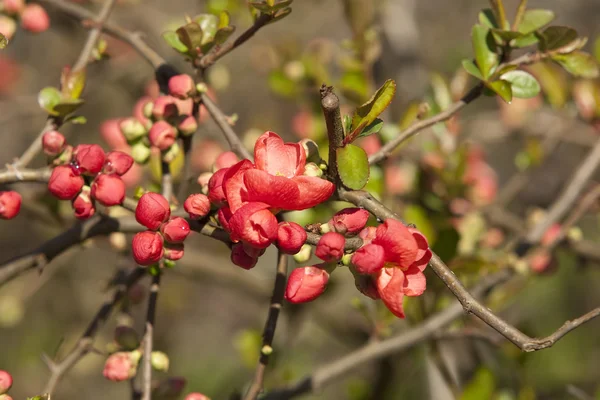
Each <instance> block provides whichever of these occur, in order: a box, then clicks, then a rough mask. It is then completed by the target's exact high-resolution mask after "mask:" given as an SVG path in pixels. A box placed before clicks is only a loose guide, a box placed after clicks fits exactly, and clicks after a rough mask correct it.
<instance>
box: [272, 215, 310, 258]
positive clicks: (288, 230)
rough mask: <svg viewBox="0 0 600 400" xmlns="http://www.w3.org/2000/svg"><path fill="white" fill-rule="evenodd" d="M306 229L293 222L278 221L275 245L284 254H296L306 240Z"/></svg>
mask: <svg viewBox="0 0 600 400" xmlns="http://www.w3.org/2000/svg"><path fill="white" fill-rule="evenodd" d="M306 237H307V235H306V231H305V230H304V228H302V227H301V226H300V225H298V224H297V223H295V222H280V223H279V227H278V228H277V247H279V249H280V250H281V251H282V252H284V253H286V254H296V253H298V252H299V251H300V249H301V248H302V246H303V245H304V243H305V242H306Z"/></svg>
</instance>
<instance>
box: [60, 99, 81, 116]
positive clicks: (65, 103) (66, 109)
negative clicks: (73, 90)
mask: <svg viewBox="0 0 600 400" xmlns="http://www.w3.org/2000/svg"><path fill="white" fill-rule="evenodd" d="M83 103H84V101H83V100H82V99H62V100H61V101H60V102H59V103H58V104H56V105H55V106H54V112H55V114H54V115H58V116H61V117H64V116H65V115H68V114H71V113H72V112H73V111H75V110H77V109H78V108H79V107H81V106H82V105H83Z"/></svg>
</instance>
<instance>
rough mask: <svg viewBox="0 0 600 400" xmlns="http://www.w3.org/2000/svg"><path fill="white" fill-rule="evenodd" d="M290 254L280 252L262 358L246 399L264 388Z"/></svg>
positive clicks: (248, 399) (252, 397) (251, 398)
mask: <svg viewBox="0 0 600 400" xmlns="http://www.w3.org/2000/svg"><path fill="white" fill-rule="evenodd" d="M287 264H288V256H287V255H286V254H284V253H283V252H281V251H279V252H278V261H277V271H276V273H275V281H274V283H273V295H272V296H271V304H270V306H269V316H268V317H267V322H266V323H265V328H264V329H263V341H262V347H261V349H260V359H259V362H258V366H257V367H256V372H255V374H254V381H253V382H252V385H251V386H250V388H249V389H248V392H247V393H246V396H245V397H244V400H256V398H257V397H258V395H259V394H260V392H261V391H262V388H263V381H264V377H265V370H266V368H267V364H268V363H269V356H270V355H271V353H272V352H273V348H272V347H271V346H272V344H273V338H274V337H275V328H276V327H277V318H278V317H279V312H280V311H281V303H282V302H283V295H284V294H285V283H286V280H287V267H288V265H287Z"/></svg>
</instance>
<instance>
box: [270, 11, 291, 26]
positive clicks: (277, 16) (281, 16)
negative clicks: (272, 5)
mask: <svg viewBox="0 0 600 400" xmlns="http://www.w3.org/2000/svg"><path fill="white" fill-rule="evenodd" d="M291 13H292V9H291V8H289V7H288V8H284V9H283V10H279V11H277V12H276V13H275V14H274V15H273V18H271V20H270V21H269V22H268V23H269V24H272V23H273V22H277V21H280V20H282V19H284V18H285V17H287V16H288V15H290V14H291Z"/></svg>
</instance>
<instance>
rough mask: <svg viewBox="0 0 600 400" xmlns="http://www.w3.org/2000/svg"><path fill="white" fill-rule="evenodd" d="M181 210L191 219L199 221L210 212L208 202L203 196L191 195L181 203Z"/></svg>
mask: <svg viewBox="0 0 600 400" xmlns="http://www.w3.org/2000/svg"><path fill="white" fill-rule="evenodd" d="M183 209H184V210H185V211H186V212H187V213H188V214H189V215H190V218H192V219H200V218H203V217H205V216H206V215H207V214H208V213H209V212H210V201H209V200H208V197H206V196H205V195H203V194H191V195H190V196H189V197H188V198H187V199H186V200H185V202H184V203H183Z"/></svg>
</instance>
